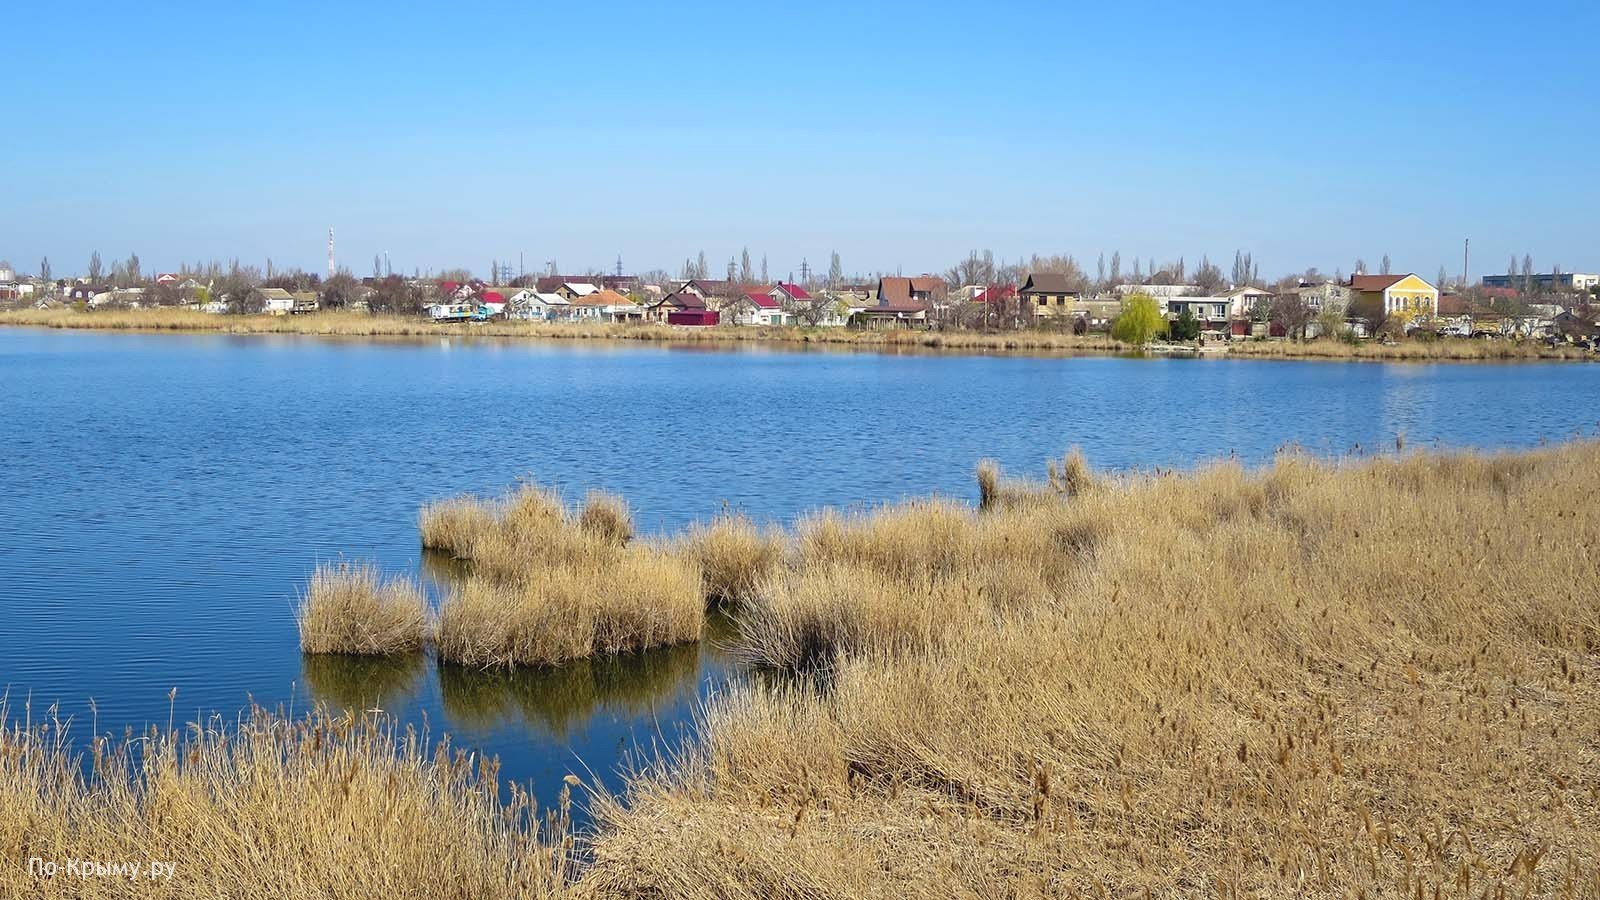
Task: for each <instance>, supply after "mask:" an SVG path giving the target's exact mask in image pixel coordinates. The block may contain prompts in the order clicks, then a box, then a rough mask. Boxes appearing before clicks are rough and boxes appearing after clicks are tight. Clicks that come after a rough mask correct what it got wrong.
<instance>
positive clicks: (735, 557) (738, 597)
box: [677, 514, 784, 608]
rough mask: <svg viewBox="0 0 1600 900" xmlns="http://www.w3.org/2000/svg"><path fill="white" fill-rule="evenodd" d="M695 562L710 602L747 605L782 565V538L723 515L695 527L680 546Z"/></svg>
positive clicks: (734, 516)
mask: <svg viewBox="0 0 1600 900" xmlns="http://www.w3.org/2000/svg"><path fill="white" fill-rule="evenodd" d="M677 549H678V553H679V554H680V555H681V556H683V557H684V558H686V559H689V560H691V561H693V562H694V564H695V565H696V566H697V567H698V568H699V569H700V573H701V578H702V579H703V582H704V583H703V592H704V594H705V596H706V598H707V599H709V600H710V601H712V602H714V603H718V604H722V605H725V606H728V607H730V608H736V607H738V606H740V605H741V604H743V603H746V602H748V601H749V600H750V598H751V597H752V596H753V595H754V594H755V592H756V590H757V588H758V587H759V586H760V584H761V583H762V582H763V581H764V580H766V579H767V578H770V577H772V576H773V575H774V574H775V573H776V572H777V571H778V568H779V566H781V565H782V563H783V555H784V538H783V535H782V534H780V533H778V532H775V531H771V530H763V529H761V528H758V527H757V526H756V524H755V523H754V522H751V521H750V520H749V519H748V518H747V517H745V516H742V515H737V514H733V515H724V516H720V517H718V518H717V519H715V520H714V521H712V522H711V523H710V524H709V525H706V524H700V525H695V526H694V527H692V528H690V529H689V532H688V533H687V534H686V535H684V536H683V537H682V538H681V539H680V540H679V541H678V545H677Z"/></svg>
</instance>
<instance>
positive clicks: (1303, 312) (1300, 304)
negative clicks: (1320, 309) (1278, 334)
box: [1270, 291, 1313, 338]
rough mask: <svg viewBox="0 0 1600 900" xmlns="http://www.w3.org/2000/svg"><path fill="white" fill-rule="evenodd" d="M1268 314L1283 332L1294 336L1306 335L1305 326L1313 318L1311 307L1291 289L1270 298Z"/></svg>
mask: <svg viewBox="0 0 1600 900" xmlns="http://www.w3.org/2000/svg"><path fill="white" fill-rule="evenodd" d="M1270 315H1271V321H1273V322H1274V323H1276V324H1277V325H1279V326H1280V327H1282V328H1283V331H1284V333H1285V334H1287V335H1288V336H1290V337H1295V338H1304V337H1305V336H1306V326H1307V325H1310V324H1311V321H1312V319H1313V316H1312V313H1311V307H1309V306H1307V305H1306V301H1305V300H1304V299H1303V298H1302V297H1301V296H1300V295H1299V294H1298V293H1295V292H1293V291H1289V292H1285V293H1281V294H1278V295H1277V296H1275V297H1273V298H1272V306H1271V310H1270Z"/></svg>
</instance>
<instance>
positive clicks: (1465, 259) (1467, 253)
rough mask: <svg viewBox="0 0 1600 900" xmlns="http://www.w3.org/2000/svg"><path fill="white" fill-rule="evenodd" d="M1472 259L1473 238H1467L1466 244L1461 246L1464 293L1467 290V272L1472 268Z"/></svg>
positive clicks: (1462, 286) (1462, 287)
mask: <svg viewBox="0 0 1600 900" xmlns="http://www.w3.org/2000/svg"><path fill="white" fill-rule="evenodd" d="M1471 259H1472V238H1467V239H1466V241H1465V243H1463V244H1462V245H1461V289H1462V290H1463V291H1464V290H1466V289H1467V271H1468V270H1469V268H1470V265H1471V264H1470V260H1471Z"/></svg>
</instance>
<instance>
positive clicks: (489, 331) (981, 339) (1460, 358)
mask: <svg viewBox="0 0 1600 900" xmlns="http://www.w3.org/2000/svg"><path fill="white" fill-rule="evenodd" d="M0 325H14V326H34V327H41V328H68V329H105V330H112V331H174V332H201V331H212V332H223V333H227V334H299V335H322V336H328V337H371V338H382V337H394V338H419V337H463V336H465V337H491V338H527V339H533V340H557V341H559V340H615V341H645V342H665V343H683V344H701V345H716V344H761V343H768V344H775V345H780V346H781V345H801V346H804V345H814V346H819V347H839V348H849V347H859V348H862V349H867V350H871V349H885V350H893V349H901V350H925V351H940V350H946V351H951V352H1019V353H1067V354H1070V353H1087V354H1103V353H1128V352H1130V351H1131V350H1132V349H1133V348H1130V347H1129V346H1128V345H1126V344H1121V343H1118V342H1117V341H1114V340H1112V339H1111V338H1110V336H1108V335H1103V334H1089V335H1076V334H1068V333H1065V332H1059V331H1036V330H1024V331H1008V332H984V331H960V330H956V331H923V330H916V329H891V330H882V331H878V330H858V329H852V328H799V327H782V328H743V327H733V326H726V327H717V328H679V327H673V326H668V325H659V324H653V323H637V324H608V323H595V324H581V325H580V324H570V323H553V322H521V321H506V320H501V321H495V322H479V323H472V324H462V323H455V324H437V323H434V322H431V321H428V320H426V319H421V318H416V317H406V316H394V315H369V314H366V313H346V312H320V313H314V314H310V315H299V316H266V315H256V316H234V315H213V314H210V313H202V312H198V311H196V310H191V309H178V308H159V309H129V310H94V311H89V312H79V311H76V310H72V309H50V310H40V309H23V310H0ZM1225 346H1226V355H1227V356H1234V357H1244V358H1257V359H1259V358H1267V359H1278V358H1281V359H1313V360H1317V359H1320V360H1351V361H1361V360H1379V361H1381V360H1389V361H1406V360H1412V361H1419V362H1426V361H1436V362H1474V361H1481V362H1510V361H1515V360H1600V354H1596V353H1595V352H1593V351H1586V350H1580V349H1577V348H1576V347H1567V346H1556V347H1550V346H1547V345H1545V344H1544V343H1543V342H1541V341H1534V340H1492V341H1491V340H1473V339H1468V338H1439V339H1436V340H1431V341H1422V340H1403V341H1398V342H1396V343H1393V344H1384V343H1380V342H1377V341H1365V342H1362V343H1359V344H1348V343H1345V342H1343V341H1337V340H1321V339H1319V340H1312V341H1287V340H1270V341H1234V342H1230V343H1228V344H1226V345H1225Z"/></svg>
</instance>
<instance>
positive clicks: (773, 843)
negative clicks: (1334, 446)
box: [585, 444, 1600, 898]
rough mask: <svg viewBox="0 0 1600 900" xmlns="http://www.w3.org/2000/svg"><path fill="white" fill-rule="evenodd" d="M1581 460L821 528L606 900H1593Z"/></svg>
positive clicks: (1240, 479)
mask: <svg viewBox="0 0 1600 900" xmlns="http://www.w3.org/2000/svg"><path fill="white" fill-rule="evenodd" d="M1597 470H1600V447H1597V446H1596V445H1594V444H1581V445H1575V446H1569V447H1565V448H1562V449H1557V450H1550V451H1541V452H1537V453H1530V454H1525V455H1493V456H1489V455H1482V456H1480V455H1470V454H1463V455H1451V456H1442V457H1434V456H1414V457H1407V458H1404V459H1383V460H1378V461H1371V462H1362V463H1357V464H1350V465H1344V466H1333V465H1329V464H1324V463H1319V462H1315V461H1311V460H1308V459H1303V458H1295V457H1289V458H1284V459H1282V460H1280V461H1279V462H1278V463H1277V464H1276V465H1274V466H1273V467H1271V468H1270V469H1268V470H1266V471H1264V472H1260V473H1247V472H1244V471H1241V470H1240V469H1238V468H1235V467H1232V466H1217V467H1213V468H1209V469H1206V470H1204V471H1201V472H1199V473H1198V474H1192V475H1171V476H1162V477H1154V476H1152V477H1137V478H1132V479H1129V480H1127V481H1124V482H1103V481H1102V482H1095V483H1092V484H1090V485H1088V486H1087V487H1086V488H1085V489H1083V490H1080V491H1079V492H1078V493H1077V495H1076V497H1075V498H1074V499H1072V500H1070V501H1063V500H1062V499H1060V498H1061V496H1062V495H1061V494H1060V493H1059V492H1057V491H1054V490H1051V489H1049V488H1045V489H1043V490H1038V489H1022V490H1016V491H1015V492H1013V493H1011V494H1010V495H1009V496H1008V498H1007V501H1006V502H1002V503H997V504H994V505H992V506H991V508H990V510H989V511H988V512H985V513H974V512H972V511H970V510H967V509H963V508H960V507H955V506H949V505H944V504H937V503H917V504H909V505H905V506H901V507H897V508H894V509H891V510H886V511H884V512H880V513H877V514H874V515H869V516H857V517H843V516H838V515H833V514H824V516H823V517H821V518H820V519H818V520H815V521H813V522H811V523H809V524H808V525H806V526H803V527H802V528H801V537H800V552H799V554H798V557H797V562H796V563H795V565H794V566H793V567H791V568H790V569H789V570H788V571H786V572H785V573H784V574H783V576H782V577H781V578H779V579H777V580H776V581H774V582H773V583H772V584H771V585H770V586H769V588H768V589H767V590H766V591H764V592H762V594H761V596H760V597H758V598H756V600H755V601H754V602H753V603H751V604H750V605H749V606H748V607H747V609H746V610H745V612H744V613H743V618H744V624H743V626H742V627H743V636H742V638H741V639H740V640H739V641H738V642H737V643H738V645H739V647H740V648H741V650H742V651H743V652H744V653H745V655H746V656H747V657H748V658H751V659H753V660H757V661H760V662H763V663H767V664H772V665H778V666H784V667H791V668H800V669H806V668H808V667H810V668H811V669H813V670H814V671H816V672H817V674H816V675H815V676H813V677H811V678H803V679H801V680H800V681H799V682H798V683H790V684H789V686H786V687H772V686H768V685H765V684H763V683H760V682H757V683H752V684H751V685H750V686H749V687H746V688H744V689H742V690H740V691H738V692H737V693H735V694H734V695H733V696H730V697H727V698H725V699H722V700H720V701H718V702H717V703H715V704H714V705H713V706H712V708H711V709H710V710H709V711H708V713H707V722H706V726H705V728H704V729H703V732H702V733H703V735H704V737H703V739H702V740H701V742H700V743H699V744H697V745H695V746H693V747H691V748H690V749H689V750H687V751H685V752H684V753H683V755H682V757H681V758H679V759H676V760H674V761H672V763H671V764H669V765H666V766H664V767H662V768H661V769H659V770H657V771H654V772H650V773H646V774H645V775H644V776H643V777H641V778H638V779H635V780H634V781H633V782H632V784H631V787H630V789H629V791H628V794H627V797H626V798H624V799H625V802H604V803H602V804H601V806H600V813H601V819H602V821H603V822H604V824H605V830H604V831H603V832H602V833H601V836H600V838H599V840H598V843H597V846H596V848H595V852H596V856H595V865H594V867H593V868H592V869H591V870H590V871H589V872H588V874H587V876H586V881H585V884H586V886H587V887H589V888H591V889H595V890H598V891H599V892H600V893H602V894H606V895H611V896H694V897H725V898H734V897H749V898H755V897H773V896H782V897H811V896H840V897H949V896H1008V897H1032V896H1072V895H1081V896H1116V897H1140V896H1146V892H1149V895H1152V896H1195V895H1201V896H1227V897H1232V896H1268V897H1305V896H1314V897H1352V896H1361V895H1363V894H1364V895H1365V896H1369V897H1371V896H1400V897H1413V896H1418V895H1421V896H1424V897H1434V896H1440V897H1480V896H1488V897H1495V896H1502V895H1503V896H1516V897H1522V896H1549V897H1594V896H1597V895H1600V737H1597V736H1600V690H1597V688H1600V671H1597V668H1600V666H1597V663H1600V583H1597V580H1596V579H1597V574H1596V573H1597V570H1600V487H1597V485H1596V482H1595V480H1594V478H1593V473H1594V472H1595V471H1597Z"/></svg>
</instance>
